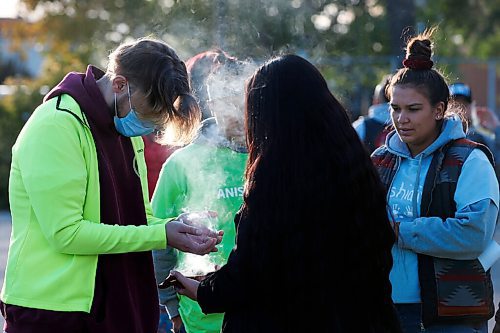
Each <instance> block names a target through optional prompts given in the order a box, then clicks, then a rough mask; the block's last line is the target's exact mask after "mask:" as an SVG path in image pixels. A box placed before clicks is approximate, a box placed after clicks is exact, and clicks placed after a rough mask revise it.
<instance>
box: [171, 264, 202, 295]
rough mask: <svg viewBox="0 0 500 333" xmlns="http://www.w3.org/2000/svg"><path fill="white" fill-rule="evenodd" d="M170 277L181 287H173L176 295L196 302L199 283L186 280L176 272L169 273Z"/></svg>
mask: <svg viewBox="0 0 500 333" xmlns="http://www.w3.org/2000/svg"><path fill="white" fill-rule="evenodd" d="M170 275H172V276H173V277H175V278H176V279H177V281H178V282H179V284H180V285H182V286H181V287H179V286H176V287H175V291H176V292H177V293H178V294H181V295H184V296H187V297H189V298H191V299H192V300H193V301H196V300H197V299H198V286H199V285H200V282H199V281H197V280H194V279H190V278H187V277H185V276H184V275H182V274H181V273H179V272H177V271H171V272H170Z"/></svg>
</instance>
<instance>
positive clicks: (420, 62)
mask: <svg viewBox="0 0 500 333" xmlns="http://www.w3.org/2000/svg"><path fill="white" fill-rule="evenodd" d="M433 65H434V62H433V61H432V60H431V59H429V58H425V57H417V56H413V57H409V58H406V59H405V60H403V66H405V67H406V68H409V69H414V70H417V71H419V70H429V69H431V68H432V66H433Z"/></svg>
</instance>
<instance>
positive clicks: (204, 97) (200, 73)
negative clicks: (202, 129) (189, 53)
mask: <svg viewBox="0 0 500 333" xmlns="http://www.w3.org/2000/svg"><path fill="white" fill-rule="evenodd" d="M227 61H229V62H234V61H236V59H235V58H233V57H230V56H229V55H228V54H227V53H226V52H224V51H222V50H220V49H213V50H208V51H205V52H202V53H199V54H197V55H195V56H193V57H191V58H190V59H189V60H187V61H186V68H187V71H188V74H189V84H190V86H191V89H192V90H193V95H194V96H195V98H196V100H197V102H198V105H199V106H200V110H201V119H202V120H205V119H207V118H211V117H213V114H212V112H211V110H210V107H209V106H208V104H207V103H208V91H207V79H208V77H209V75H210V74H211V73H212V72H213V71H214V70H215V69H217V68H218V67H219V66H220V65H222V64H225V63H226V62H227Z"/></svg>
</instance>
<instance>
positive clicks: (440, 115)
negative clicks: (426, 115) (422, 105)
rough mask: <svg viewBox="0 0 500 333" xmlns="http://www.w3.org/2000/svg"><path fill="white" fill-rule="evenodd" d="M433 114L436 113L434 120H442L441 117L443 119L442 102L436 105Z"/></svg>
mask: <svg viewBox="0 0 500 333" xmlns="http://www.w3.org/2000/svg"><path fill="white" fill-rule="evenodd" d="M435 112H436V116H435V117H434V118H435V119H436V120H441V119H443V117H444V103H443V102H439V103H438V104H437V105H436V108H435Z"/></svg>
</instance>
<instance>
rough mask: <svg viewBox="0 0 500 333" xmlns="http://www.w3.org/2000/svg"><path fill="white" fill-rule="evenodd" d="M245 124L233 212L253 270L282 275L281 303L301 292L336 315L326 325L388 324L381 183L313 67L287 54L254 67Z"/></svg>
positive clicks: (387, 244)
mask: <svg viewBox="0 0 500 333" xmlns="http://www.w3.org/2000/svg"><path fill="white" fill-rule="evenodd" d="M246 130H247V145H248V150H249V157H248V163H247V168H246V172H245V176H246V188H245V194H244V205H243V208H242V211H241V212H242V216H243V218H248V219H249V220H250V221H251V225H250V227H249V228H250V229H251V234H252V236H251V240H252V242H253V244H252V260H253V266H254V267H255V269H256V271H257V272H256V273H255V274H256V275H259V274H264V275H265V276H269V275H270V274H280V275H281V276H280V280H279V281H280V282H279V283H280V286H281V288H279V289H281V292H282V294H281V293H280V290H276V289H274V290H273V291H272V292H273V293H274V294H275V295H276V294H277V295H278V296H279V297H281V298H282V299H283V300H286V301H284V302H283V303H285V304H282V305H280V306H289V305H290V306H293V305H292V304H295V303H294V299H299V300H300V299H303V298H304V299H306V298H308V300H309V301H310V302H318V303H319V306H320V307H324V311H328V312H329V313H330V316H331V317H329V319H330V320H333V321H334V319H332V318H333V317H335V316H338V317H339V318H337V319H338V322H336V323H335V322H332V325H339V326H338V327H341V326H342V323H341V322H342V321H343V320H348V319H347V318H348V317H350V316H352V315H353V314H354V313H355V311H358V312H357V314H358V315H359V317H365V318H364V320H365V321H364V320H361V321H359V322H356V324H355V325H356V326H357V327H358V328H362V327H364V330H363V329H362V330H361V331H364V332H371V331H372V330H371V328H370V327H372V328H373V324H374V323H375V324H374V325H375V326H377V325H378V329H379V330H378V332H384V331H386V330H385V329H383V330H381V329H382V328H383V327H385V328H387V327H393V328H396V327H397V320H396V319H395V318H394V316H393V313H392V312H391V310H390V309H389V308H388V306H389V307H390V304H392V303H391V300H390V290H391V287H390V283H389V280H388V276H389V272H390V269H391V267H392V257H391V255H390V249H391V247H392V245H393V243H394V241H395V237H394V233H393V231H392V228H391V226H390V223H389V220H388V217H387V212H386V200H385V190H384V189H383V187H382V185H381V182H380V180H379V178H378V175H377V172H376V170H375V169H374V167H373V165H372V162H371V160H370V158H369V156H368V155H367V153H366V151H365V149H364V148H363V144H362V143H361V141H360V139H359V138H358V136H357V134H356V132H355V131H354V129H353V128H352V126H351V123H350V121H349V117H348V115H347V113H346V111H345V109H344V107H343V106H342V105H341V104H340V103H339V101H338V100H337V99H336V98H335V97H334V96H333V95H332V94H331V92H330V91H329V89H328V86H327V83H326V81H325V80H324V78H323V76H322V75H321V73H320V72H319V71H318V70H317V69H316V68H315V67H314V66H313V65H312V64H311V63H309V62H308V61H306V60H305V59H303V58H301V57H299V56H296V55H286V56H281V57H278V58H276V59H273V60H271V61H269V62H267V63H266V64H264V65H263V66H261V67H260V68H259V69H258V70H257V71H256V73H255V74H254V75H253V76H252V77H251V78H250V80H249V82H248V84H247V97H246ZM332 272H333V274H332ZM289 290H294V291H293V292H292V293H291V294H290V295H287V294H288V292H289ZM361 299H363V303H364V304H363V306H361V307H360V304H359V303H357V302H359V300H361ZM365 302H367V303H365ZM383 304H385V305H383ZM361 309H362V310H361ZM368 309H369V310H368ZM317 310H318V311H322V310H320V309H316V308H315V310H314V311H315V312H316V311H317ZM361 312H362V313H361ZM342 318H345V319H342ZM382 322H384V323H383V324H382ZM377 323H378V324H377ZM351 324H353V323H352V322H351ZM351 328H352V327H351ZM346 329H347V331H349V328H347V327H346ZM375 331H377V330H375ZM390 331H391V332H395V331H397V329H394V330H390Z"/></svg>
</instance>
